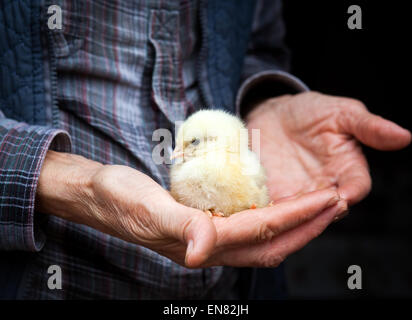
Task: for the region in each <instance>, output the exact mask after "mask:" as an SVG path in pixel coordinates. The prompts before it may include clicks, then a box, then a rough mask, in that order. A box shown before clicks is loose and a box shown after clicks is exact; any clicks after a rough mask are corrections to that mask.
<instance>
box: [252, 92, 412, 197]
mask: <svg viewBox="0 0 412 320" xmlns="http://www.w3.org/2000/svg"><path fill="white" fill-rule="evenodd" d="M247 125H248V128H249V129H260V159H261V162H262V164H263V166H264V167H265V169H266V171H267V175H268V187H269V191H270V195H271V197H272V199H280V198H283V197H288V196H294V195H298V194H302V193H305V192H308V191H313V190H317V189H319V188H325V187H328V186H332V185H336V186H337V187H338V192H339V194H340V196H341V197H342V198H343V199H345V200H346V201H347V202H348V203H349V204H354V203H356V202H358V201H360V200H361V199H363V198H364V197H365V196H366V195H367V194H368V192H369V191H370V188H371V178H370V175H369V169H368V164H367V162H366V159H365V157H364V155H363V153H362V149H361V147H360V143H363V144H365V145H367V146H369V147H372V148H375V149H378V150H398V149H402V148H404V147H406V146H407V145H408V144H409V143H410V141H411V133H410V132H409V131H408V130H405V129H403V128H401V127H399V126H398V125H396V124H395V123H393V122H391V121H388V120H385V119H383V118H381V117H379V116H377V115H374V114H372V113H370V112H369V111H368V110H367V108H366V107H365V106H364V104H363V103H361V102H360V101H358V100H354V99H350V98H343V97H335V96H328V95H324V94H320V93H317V92H305V93H301V94H297V95H285V96H281V97H277V98H273V99H269V100H266V101H264V102H262V103H260V104H259V105H258V106H256V108H255V109H254V110H253V111H252V112H251V113H250V114H249V115H248V116H247ZM253 147H256V146H252V148H253Z"/></svg>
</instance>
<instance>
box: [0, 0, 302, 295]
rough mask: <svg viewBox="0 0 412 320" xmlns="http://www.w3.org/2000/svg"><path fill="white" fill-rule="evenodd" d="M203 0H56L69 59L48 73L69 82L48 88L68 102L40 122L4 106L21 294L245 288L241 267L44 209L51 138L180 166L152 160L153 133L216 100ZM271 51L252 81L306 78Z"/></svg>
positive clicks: (8, 200) (4, 237)
mask: <svg viewBox="0 0 412 320" xmlns="http://www.w3.org/2000/svg"><path fill="white" fill-rule="evenodd" d="M261 2H262V1H261ZM269 2H270V1H267V3H266V5H267V4H268V3H269ZM202 3H204V1H195V0H181V1H166V0H146V1H144V0H141V1H137V0H121V1H120V0H98V1H97V0H96V1H83V0H71V1H69V0H55V1H53V4H57V5H59V6H60V7H61V8H62V14H63V30H62V31H59V32H54V33H52V39H51V40H52V43H53V50H54V54H55V56H56V60H55V61H54V60H50V61H47V59H46V62H49V63H50V64H52V63H53V64H55V68H56V70H57V74H56V75H48V76H50V77H53V76H56V77H57V88H50V87H49V88H47V89H48V90H53V89H55V90H56V92H55V94H56V96H57V101H56V102H57V103H56V106H53V103H52V102H51V101H46V104H45V107H46V108H47V110H46V111H47V112H46V115H47V126H35V125H28V124H26V123H23V122H18V121H15V120H12V119H9V118H7V117H5V116H4V114H3V113H1V112H0V179H1V180H0V199H1V203H0V251H20V252H23V253H22V254H24V261H26V262H27V265H25V266H24V273H23V277H22V279H21V280H20V285H19V287H18V288H17V295H18V298H23V299H113V298H116V299H164V298H169V299H170V298H174V299H196V298H236V297H237V294H236V292H235V289H234V283H235V281H236V279H237V275H238V271H237V269H235V268H227V267H213V268H207V269H201V270H191V269H186V268H184V267H181V266H179V265H177V264H175V263H173V262H172V261H170V260H169V259H167V258H165V257H163V256H160V255H158V254H157V253H155V252H153V251H151V250H149V249H146V248H144V247H141V246H137V245H134V244H131V243H127V242H125V241H122V240H120V239H117V238H115V237H112V236H109V235H106V234H104V233H101V232H99V231H96V230H94V229H91V228H89V227H86V226H83V225H78V224H75V223H71V222H68V221H65V220H63V219H59V218H57V217H54V216H45V215H43V214H41V213H40V212H35V210H34V208H35V203H34V199H35V192H36V185H37V180H38V177H39V174H40V169H41V165H42V161H43V159H44V156H45V154H46V152H47V150H49V149H51V150H56V151H63V152H72V153H75V154H79V155H82V156H85V157H87V158H89V159H93V160H96V161H99V162H101V163H104V164H122V165H127V166H130V167H133V168H136V169H137V170H140V171H142V172H144V173H146V174H148V175H149V176H151V177H152V178H154V179H155V180H156V181H157V182H158V183H160V184H161V185H162V186H163V187H165V188H168V185H169V181H168V167H167V166H166V165H156V164H155V163H154V162H153V160H152V150H153V147H154V146H155V145H156V144H157V143H158V142H156V141H152V133H153V131H154V130H156V129H158V128H166V129H169V130H170V131H171V132H174V129H175V128H174V123H175V122H176V121H180V120H184V119H185V118H186V117H187V116H188V115H190V114H191V113H193V112H195V111H196V110H198V109H200V108H204V107H205V102H204V100H203V98H205V97H203V96H202V93H201V92H200V89H199V83H198V80H197V78H198V77H197V75H198V58H199V53H200V42H201V39H200V37H199V34H200V30H199V28H200V26H199V7H200V6H201V4H202ZM274 3H277V4H276V5H277V6H278V4H279V2H278V1H275V2H274ZM265 8H268V7H267V6H266V7H265V6H263V5H261V6H260V7H258V8H257V10H256V12H257V14H260V15H262V16H264V17H265V18H266V20H262V21H261V22H262V24H263V25H268V23H266V22H267V21H269V20H270V21H271V20H273V19H275V20H276V18H279V17H278V16H275V17H273V16H270V15H268V14H267V13H266V11H265ZM278 11H279V10H278V9H277V10H276V12H278ZM268 12H270V10H268ZM256 21H257V20H256V19H255V22H254V25H255V27H256V24H257V22H256ZM259 21H260V20H259ZM265 21H266V22H265ZM279 21H280V19H279ZM273 27H274V28H275V29H274V30H272V31H276V32H260V33H256V40H257V41H256V42H255V44H254V46H253V45H252V46H251V47H250V48H249V49H250V50H251V51H252V52H253V51H256V52H260V51H262V50H261V47H267V45H266V44H265V42H264V39H267V38H268V37H270V36H273V37H274V39H273V40H274V41H275V42H277V41H279V39H280V38H281V36H282V35H283V26H282V24H281V23H280V22H278V23H277V24H275V25H274V26H273ZM276 50H278V49H276ZM278 51H279V50H278ZM279 52H280V51H279ZM45 55H46V51H45ZM269 60H270V59H268V58H267V57H265V58H264V59H263V60H260V59H259V58H258V57H257V55H254V54H250V55H249V56H248V57H247V59H246V61H245V67H244V68H245V75H244V77H243V78H244V79H246V78H247V79H248V80H246V81H245V82H244V83H243V87H242V88H246V87H247V88H248V89H250V88H251V87H253V85H254V84H255V83H258V82H259V81H262V79H263V78H264V77H268V76H269V77H272V78H273V79H275V78H276V81H283V82H285V83H288V84H290V85H291V86H292V87H295V89H298V90H304V89H305V87H304V85H303V84H302V83H300V82H299V80H298V79H296V78H294V77H292V76H290V75H289V74H286V73H284V72H282V71H280V69H281V68H282V66H281V65H284V64H285V62H284V61H283V58H281V59H280V60H278V61H277V63H272V64H270V63H268V61H269ZM262 61H265V62H264V63H263V62H262ZM271 68H272V69H273V70H272V72H269V73H267V71H264V70H268V69H271ZM260 72H264V75H262V76H259V74H260ZM265 72H266V73H265ZM3 76H5V75H4V74H3ZM242 90H243V91H242ZM242 90H241V92H239V94H238V102H239V99H241V97H242V96H243V93H244V91H245V90H244V89H242ZM206 98H207V97H206ZM209 100H210V97H209ZM16 103H18V102H16ZM238 104H239V103H238ZM52 128H53V129H52ZM0 257H1V255H0ZM1 263H2V261H1V260H0V264H1ZM3 263H4V262H3ZM50 265H59V266H60V267H61V269H62V276H63V283H62V287H63V289H62V290H50V289H49V288H48V287H47V280H48V278H49V276H50V275H49V274H48V273H47V269H48V267H49V266H50Z"/></svg>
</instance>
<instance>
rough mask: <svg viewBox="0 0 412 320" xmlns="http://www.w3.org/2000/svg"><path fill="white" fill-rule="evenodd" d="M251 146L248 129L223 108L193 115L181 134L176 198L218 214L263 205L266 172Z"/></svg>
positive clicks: (174, 168) (173, 179) (173, 181)
mask: <svg viewBox="0 0 412 320" xmlns="http://www.w3.org/2000/svg"><path fill="white" fill-rule="evenodd" d="M248 146H249V144H248V134H247V129H246V127H245V125H244V124H243V122H242V121H241V120H240V119H239V118H237V117H235V116H233V115H230V114H229V113H226V112H224V111H221V110H201V111H198V112H196V113H194V114H193V115H191V116H190V117H189V118H188V119H187V120H186V121H185V122H184V123H183V124H182V125H181V127H180V128H179V130H178V133H177V137H176V147H175V149H174V150H173V153H172V157H171V158H172V159H175V163H174V164H173V165H172V168H171V171H170V182H171V194H172V196H173V197H174V198H175V199H176V200H177V201H178V202H180V203H182V204H184V205H186V206H189V207H193V208H197V209H200V210H203V211H205V212H207V213H209V214H213V215H217V216H229V215H231V214H233V213H236V212H239V211H242V210H246V209H254V208H257V207H259V208H260V207H265V206H266V205H268V202H269V196H268V190H267V188H266V185H265V182H266V175H265V171H264V169H263V167H262V166H261V164H260V162H259V159H258V157H257V155H256V154H255V153H254V152H253V151H251V150H250V149H249V147H248ZM176 160H180V161H176Z"/></svg>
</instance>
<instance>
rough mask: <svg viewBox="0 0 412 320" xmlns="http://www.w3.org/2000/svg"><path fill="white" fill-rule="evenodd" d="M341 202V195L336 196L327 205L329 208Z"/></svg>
mask: <svg viewBox="0 0 412 320" xmlns="http://www.w3.org/2000/svg"><path fill="white" fill-rule="evenodd" d="M339 200H340V198H339V195H338V194H336V195H335V196H334V197H333V198H331V199H330V200H329V201H328V203H327V205H326V206H327V207H331V206H333V205H335V204H336V203H337V202H338V201H339Z"/></svg>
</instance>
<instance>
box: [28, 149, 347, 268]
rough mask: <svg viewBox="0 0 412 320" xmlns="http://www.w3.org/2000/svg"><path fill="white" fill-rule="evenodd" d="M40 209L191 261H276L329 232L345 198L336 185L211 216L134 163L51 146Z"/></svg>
mask: <svg viewBox="0 0 412 320" xmlns="http://www.w3.org/2000/svg"><path fill="white" fill-rule="evenodd" d="M36 209H37V210H39V211H41V212H44V213H46V214H52V215H56V216H58V217H61V218H63V219H67V220H70V221H73V222H76V223H81V224H85V225H88V226H90V227H92V228H94V229H97V230H100V231H102V232H105V233H107V234H110V235H113V236H115V237H118V238H120V239H123V240H126V241H128V242H132V243H136V244H138V245H142V246H145V247H147V248H149V249H151V250H154V251H156V252H158V253H160V254H162V255H164V256H166V257H168V258H170V259H171V260H173V261H175V262H177V263H179V264H181V265H184V266H187V267H208V266H216V265H230V266H276V265H278V264H279V263H280V262H281V261H283V259H284V258H285V257H286V256H287V255H289V254H290V253H292V252H294V251H296V250H297V249H299V248H301V247H302V246H303V245H305V244H306V243H307V242H308V241H310V240H311V239H313V238H314V237H316V236H317V235H318V234H319V233H320V232H322V230H323V229H324V228H325V227H326V226H327V225H328V224H329V223H330V222H331V221H332V220H333V219H334V218H335V217H336V216H338V215H339V214H340V213H342V211H344V210H345V209H346V204H345V203H344V202H342V201H339V196H338V194H337V192H336V190H335V189H333V188H329V189H324V190H320V191H316V192H313V193H308V194H305V195H302V196H300V197H296V198H294V199H288V200H282V201H278V202H277V203H275V205H274V206H273V207H268V208H264V209H255V210H247V211H243V212H239V213H236V214H234V215H232V216H230V217H229V218H220V217H213V218H212V219H210V218H209V216H208V215H207V214H206V213H204V212H202V211H200V210H197V209H194V208H189V207H186V206H184V205H181V204H179V203H177V202H176V201H175V200H174V199H173V198H172V197H171V196H170V194H169V193H168V192H167V191H166V190H164V189H163V188H162V187H161V186H160V185H158V184H157V183H156V182H155V181H153V180H152V179H151V178H150V177H148V176H146V175H145V174H143V173H141V172H139V171H137V170H134V169H132V168H130V167H126V166H118V165H105V166H104V165H101V164H99V163H97V162H94V161H91V160H88V159H86V158H83V157H81V156H77V155H71V154H63V153H58V152H53V151H49V152H48V153H47V156H46V159H45V161H44V164H43V167H42V170H41V174H40V178H39V183H38V187H37V193H36ZM315 217H316V219H315Z"/></svg>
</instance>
